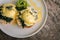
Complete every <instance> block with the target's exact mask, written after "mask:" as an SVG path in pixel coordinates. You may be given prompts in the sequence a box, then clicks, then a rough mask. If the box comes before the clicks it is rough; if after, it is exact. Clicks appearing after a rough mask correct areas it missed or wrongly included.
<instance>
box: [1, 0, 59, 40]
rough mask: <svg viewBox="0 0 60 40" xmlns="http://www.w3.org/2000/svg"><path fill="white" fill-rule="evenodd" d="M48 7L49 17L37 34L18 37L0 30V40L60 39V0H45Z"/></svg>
mask: <svg viewBox="0 0 60 40" xmlns="http://www.w3.org/2000/svg"><path fill="white" fill-rule="evenodd" d="M45 2H46V4H47V7H48V19H47V22H46V24H45V26H44V27H43V29H42V30H41V31H40V32H39V33H37V34H36V35H34V36H32V37H29V38H24V39H17V38H12V37H10V36H8V35H6V34H4V33H3V32H2V31H1V30H0V40H60V0H45Z"/></svg>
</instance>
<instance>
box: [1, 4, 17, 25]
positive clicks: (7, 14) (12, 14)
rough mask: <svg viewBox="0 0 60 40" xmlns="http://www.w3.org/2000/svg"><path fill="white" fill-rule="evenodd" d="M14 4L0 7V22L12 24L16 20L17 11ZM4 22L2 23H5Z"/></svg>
mask: <svg viewBox="0 0 60 40" xmlns="http://www.w3.org/2000/svg"><path fill="white" fill-rule="evenodd" d="M15 7H16V6H15V5H14V4H11V3H9V4H3V5H1V6H0V22H1V20H2V21H5V22H6V23H11V24H12V23H14V22H15V19H16V14H17V10H16V9H15ZM5 22H4V23H5Z"/></svg>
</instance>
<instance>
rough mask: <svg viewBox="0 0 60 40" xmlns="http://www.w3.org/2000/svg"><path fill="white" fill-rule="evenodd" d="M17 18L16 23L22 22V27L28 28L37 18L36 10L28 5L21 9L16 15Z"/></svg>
mask: <svg viewBox="0 0 60 40" xmlns="http://www.w3.org/2000/svg"><path fill="white" fill-rule="evenodd" d="M18 19H19V20H20V21H17V22H18V24H19V22H20V23H22V24H23V25H22V26H23V27H28V28H29V27H31V26H33V25H34V24H35V23H36V21H37V19H38V12H37V11H35V10H34V9H33V8H31V7H28V8H27V9H25V10H22V11H21V12H20V15H19V16H18ZM19 25H20V24H19Z"/></svg>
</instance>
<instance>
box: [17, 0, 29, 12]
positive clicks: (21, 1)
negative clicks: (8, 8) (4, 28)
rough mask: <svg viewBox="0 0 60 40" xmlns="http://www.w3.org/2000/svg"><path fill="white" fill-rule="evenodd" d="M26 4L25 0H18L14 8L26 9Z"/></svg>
mask: <svg viewBox="0 0 60 40" xmlns="http://www.w3.org/2000/svg"><path fill="white" fill-rule="evenodd" d="M28 6H30V5H29V4H28V2H27V0H18V1H17V2H16V8H17V10H19V11H20V10H23V9H26V8H27V7H28Z"/></svg>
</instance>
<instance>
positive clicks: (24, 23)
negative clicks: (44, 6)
mask: <svg viewBox="0 0 60 40" xmlns="http://www.w3.org/2000/svg"><path fill="white" fill-rule="evenodd" d="M39 16H40V14H39V13H38V11H37V10H35V9H34V8H32V7H31V6H30V5H29V3H28V2H27V1H26V0H18V1H17V2H16V4H12V3H7V4H3V5H1V6H0V23H2V24H7V23H9V24H18V25H19V26H20V27H23V28H25V27H26V28H30V27H32V26H33V25H34V24H35V23H37V21H38V20H39Z"/></svg>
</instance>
